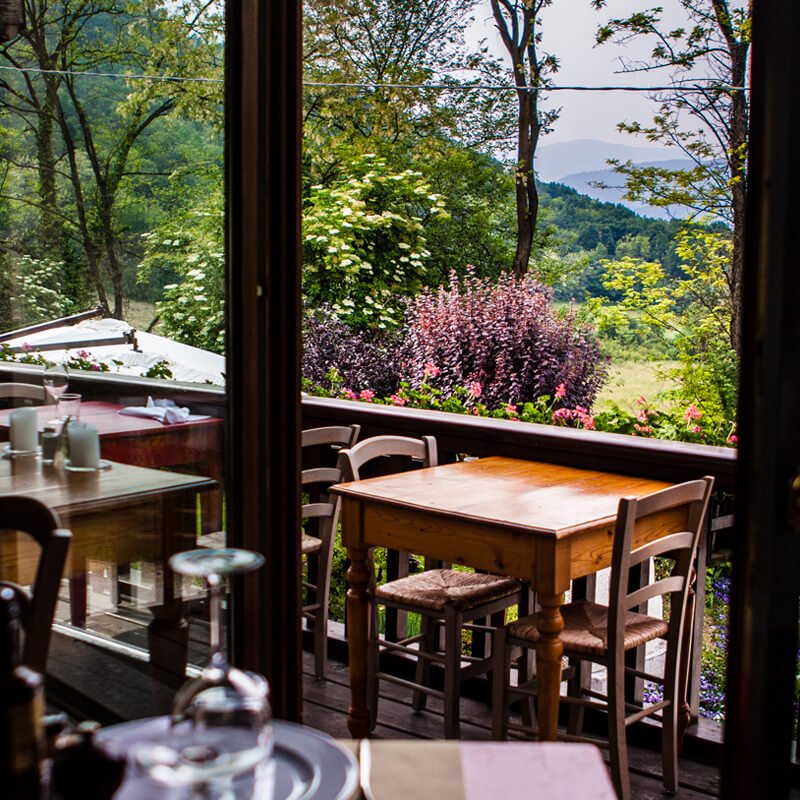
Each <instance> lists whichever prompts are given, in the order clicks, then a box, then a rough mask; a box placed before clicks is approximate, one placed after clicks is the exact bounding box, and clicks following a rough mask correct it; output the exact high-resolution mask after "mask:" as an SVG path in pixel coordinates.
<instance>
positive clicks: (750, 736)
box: [722, 0, 800, 798]
mask: <svg viewBox="0 0 800 800" xmlns="http://www.w3.org/2000/svg"><path fill="white" fill-rule="evenodd" d="M798 38H800V7H798V3H797V2H796V0H773V1H772V2H765V1H764V0H757V2H755V3H754V12H753V50H752V52H753V69H752V114H751V136H750V160H749V186H748V205H747V229H746V251H745V281H744V291H743V292H742V296H743V297H744V298H745V306H744V327H743V353H742V380H741V390H740V412H739V441H740V445H741V447H740V450H739V461H738V474H737V495H736V501H737V507H736V548H735V553H736V558H735V561H734V572H733V587H732V588H733V598H732V612H731V613H732V616H731V638H730V649H729V653H730V658H729V662H728V669H729V672H728V691H727V695H728V715H727V724H726V726H725V743H726V748H725V760H724V764H723V784H722V796H723V797H727V798H752V797H763V796H765V794H766V795H768V796H769V797H770V798H782V797H788V796H789V783H790V756H791V742H792V725H793V722H794V713H793V704H794V703H793V701H794V689H795V678H796V673H795V664H796V656H797V650H796V648H797V610H798V609H797V602H798V595H799V594H800V570H798V568H797V565H798V556H800V552H799V551H800V502H798V501H800V482H798V473H799V472H800V426H798V424H797V410H798V408H799V407H800V359H798V357H797V354H798V351H799V350H800V314H798V308H800V263H798V262H799V261H800V250H798V247H797V219H798V216H799V215H800V194H798V191H797V187H798V185H800V148H798V145H797V131H798V129H800V106H798V102H797V96H798V89H797V87H798V85H800V50H798V48H797V41H798Z"/></svg>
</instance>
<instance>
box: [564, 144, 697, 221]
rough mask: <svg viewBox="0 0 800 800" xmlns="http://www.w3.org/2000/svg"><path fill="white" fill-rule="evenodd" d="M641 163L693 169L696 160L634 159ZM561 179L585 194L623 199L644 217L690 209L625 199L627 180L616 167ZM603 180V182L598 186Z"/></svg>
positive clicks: (666, 215)
mask: <svg viewBox="0 0 800 800" xmlns="http://www.w3.org/2000/svg"><path fill="white" fill-rule="evenodd" d="M634 163H637V166H640V167H659V168H660V169H673V170H678V169H690V168H691V167H692V166H693V162H691V161H690V160H689V159H686V158H673V159H669V160H668V161H645V162H634ZM556 182H557V183H561V184H564V185H565V186H571V187H572V188H573V189H576V190H577V191H579V192H580V193H581V194H585V195H588V196H589V197H592V198H594V199H595V200H600V201H602V202H604V203H619V204H620V205H623V206H625V208H629V209H630V210H631V211H634V212H635V213H637V214H640V215H641V216H643V217H652V218H654V219H672V218H674V219H684V218H686V217H687V216H688V211H687V210H686V209H683V208H679V207H677V206H673V207H671V208H670V209H669V211H668V210H667V209H666V208H655V207H653V206H649V205H646V204H645V203H631V202H629V201H627V200H624V199H623V195H624V194H625V181H624V179H623V176H621V175H619V174H618V173H616V172H615V171H614V170H613V169H611V168H608V167H606V168H605V169H597V170H592V171H589V172H573V173H571V174H569V175H564V176H562V177H561V178H559V179H558V180H557V181H556ZM598 184H600V186H598Z"/></svg>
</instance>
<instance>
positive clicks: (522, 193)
mask: <svg viewBox="0 0 800 800" xmlns="http://www.w3.org/2000/svg"><path fill="white" fill-rule="evenodd" d="M517 94H518V97H519V119H518V125H519V128H518V132H517V166H516V169H515V176H514V177H515V180H516V200H517V250H516V252H515V253H514V262H513V264H512V267H511V269H512V272H513V273H514V276H515V277H517V278H519V277H520V276H522V275H524V274H525V273H526V272H527V271H528V265H529V264H530V260H531V250H532V248H533V232H534V229H535V227H536V215H537V212H538V210H539V194H538V192H537V191H536V182H535V180H534V177H533V146H532V137H531V134H532V131H533V128H534V127H535V126H536V121H535V114H534V104H533V102H532V97H531V93H530V92H528V91H527V90H522V91H519V92H517Z"/></svg>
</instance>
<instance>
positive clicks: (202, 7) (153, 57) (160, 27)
mask: <svg viewBox="0 0 800 800" xmlns="http://www.w3.org/2000/svg"><path fill="white" fill-rule="evenodd" d="M26 3H27V6H26V12H27V14H26V16H27V28H26V30H25V31H24V32H23V34H22V36H21V38H20V40H19V41H18V42H17V43H15V44H14V45H13V47H11V48H7V49H6V50H3V51H1V54H0V55H1V57H2V59H3V61H4V62H5V65H6V66H7V67H11V68H12V69H11V71H8V72H5V73H3V78H2V79H0V90H2V91H0V108H2V110H4V111H5V112H6V113H7V114H8V115H9V117H10V118H12V119H13V120H14V124H15V126H16V127H17V128H18V129H19V130H20V131H21V132H23V133H24V134H26V135H27V136H29V137H31V138H32V139H33V140H34V141H35V143H36V147H35V150H34V152H35V154H36V156H35V159H34V160H33V161H31V160H30V159H29V158H27V157H26V156H25V153H24V151H22V152H21V154H18V156H17V158H16V160H15V161H14V167H15V168H16V169H17V170H19V171H23V172H24V171H31V170H35V173H36V175H37V181H36V185H37V193H36V195H35V196H33V197H32V196H31V195H30V193H29V192H27V191H21V192H18V193H15V194H11V195H9V196H8V199H9V200H11V201H13V202H14V203H16V204H28V205H34V206H35V207H37V208H38V209H39V211H40V213H41V225H40V238H41V239H42V240H43V241H44V242H47V241H48V240H49V239H50V237H55V239H56V241H60V240H61V239H62V238H64V237H68V238H70V239H72V240H75V241H77V242H78V243H79V245H80V248H81V251H82V256H83V264H84V268H85V270H86V271H87V273H88V276H89V278H90V280H91V283H92V285H93V287H94V290H95V291H96V294H97V297H98V300H99V302H100V304H101V305H102V306H103V307H104V308H105V309H106V311H107V312H108V313H111V314H113V315H114V316H117V317H119V316H121V315H122V313H123V304H124V300H125V275H124V269H123V262H122V258H121V247H122V242H121V225H120V220H119V203H120V201H121V199H122V198H124V195H125V191H126V189H127V188H128V186H129V184H130V179H131V177H132V175H133V174H134V173H135V167H134V166H132V164H131V161H132V156H133V153H134V152H135V146H136V144H137V142H138V140H139V139H140V138H141V137H142V136H143V135H144V134H145V133H146V132H147V130H148V129H149V128H150V126H152V125H153V124H154V123H155V122H156V121H157V120H159V119H161V118H163V117H165V116H166V115H167V114H170V113H172V112H173V111H174V110H175V109H176V108H179V107H183V108H185V109H191V108H192V107H193V106H196V105H197V104H198V102H199V101H198V94H199V93H201V92H203V91H205V90H206V87H212V89H213V86H214V84H211V83H202V82H196V79H198V78H200V79H202V78H204V77H220V76H221V64H220V56H221V41H220V31H221V27H222V22H221V13H220V9H219V7H218V6H216V5H215V4H214V3H213V2H210V3H209V2H204V0H185V2H182V3H178V4H173V3H162V2H160V0H59V2H55V1H54V0H26ZM97 73H109V74H108V75H106V76H105V77H104V76H103V75H98V74H97ZM126 74H130V75H137V74H138V75H146V76H155V79H153V80H140V79H136V78H130V79H125V78H124V77H123V76H124V75H126ZM115 75H116V76H119V77H114V76H115ZM161 76H169V77H168V79H166V80H162V79H160V78H161ZM98 81H105V82H106V83H105V84H103V86H104V87H107V86H108V85H109V83H108V81H114V82H115V85H116V86H117V87H118V89H117V90H116V91H115V90H114V89H111V90H109V89H107V88H103V89H101V88H98V83H97V82H98ZM220 100H221V98H220V97H219V96H218V94H214V93H213V90H212V93H211V95H209V96H207V97H205V98H204V101H205V102H206V103H210V104H211V105H212V107H213V106H214V105H217V106H218V105H219V102H220Z"/></svg>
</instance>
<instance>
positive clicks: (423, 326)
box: [402, 273, 608, 408]
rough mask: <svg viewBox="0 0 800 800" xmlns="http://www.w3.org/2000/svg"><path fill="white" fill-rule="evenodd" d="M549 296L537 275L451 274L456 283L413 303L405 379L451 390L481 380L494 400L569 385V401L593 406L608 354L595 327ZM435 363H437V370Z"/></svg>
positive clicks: (489, 401)
mask: <svg viewBox="0 0 800 800" xmlns="http://www.w3.org/2000/svg"><path fill="white" fill-rule="evenodd" d="M550 300H551V294H550V291H549V290H548V289H547V288H546V287H544V286H543V285H542V284H540V283H538V282H537V281H536V280H534V279H533V278H532V277H530V276H525V277H523V278H514V277H513V276H510V275H503V276H501V277H500V279H499V280H498V282H497V283H496V284H494V285H493V284H492V283H490V282H489V281H487V280H482V279H479V278H476V277H472V276H467V277H466V278H464V279H462V280H459V279H458V278H457V276H456V275H455V273H453V274H451V276H450V285H449V286H447V287H440V288H439V289H438V290H436V291H427V292H425V293H423V294H421V295H419V296H417V297H416V298H414V299H413V300H411V301H410V302H409V306H408V311H407V313H406V319H405V325H404V330H403V369H402V376H403V379H404V380H407V381H408V382H409V384H410V385H411V386H412V387H418V386H419V385H420V384H421V383H422V382H423V380H426V381H427V382H428V383H429V384H430V385H432V386H435V387H436V388H437V389H440V390H441V391H442V394H443V395H444V396H447V395H448V394H450V393H452V392H453V391H454V389H455V388H456V387H459V386H462V387H463V386H469V385H470V384H473V383H474V382H477V383H479V384H480V386H481V390H482V395H481V399H482V401H483V402H484V403H485V404H486V405H487V406H489V407H493V406H495V405H497V404H499V403H520V402H526V401H534V400H536V399H537V398H538V397H541V396H542V395H549V396H550V397H553V396H554V393H555V390H556V388H557V387H558V386H560V385H561V384H564V389H565V393H564V394H563V397H561V398H560V403H561V405H562V406H565V407H570V408H573V407H575V406H583V407H586V408H590V407H591V405H592V402H593V401H594V398H595V396H596V394H597V391H598V389H599V388H600V386H601V385H602V383H603V381H604V380H605V377H606V373H607V369H608V367H607V360H606V359H605V358H604V356H603V355H602V354H601V352H600V345H599V342H598V341H597V339H596V337H595V336H594V335H593V333H592V331H591V329H590V328H588V327H587V326H585V325H583V324H581V323H580V322H579V321H578V320H577V319H576V318H575V315H574V314H573V313H566V314H559V313H557V312H556V311H555V310H554V309H553V308H552V307H551V305H550ZM429 365H433V367H435V368H436V369H438V372H436V374H435V375H434V376H433V377H431V375H430V373H431V370H430V366H429ZM433 372H435V370H433ZM426 373H427V377H426Z"/></svg>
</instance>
